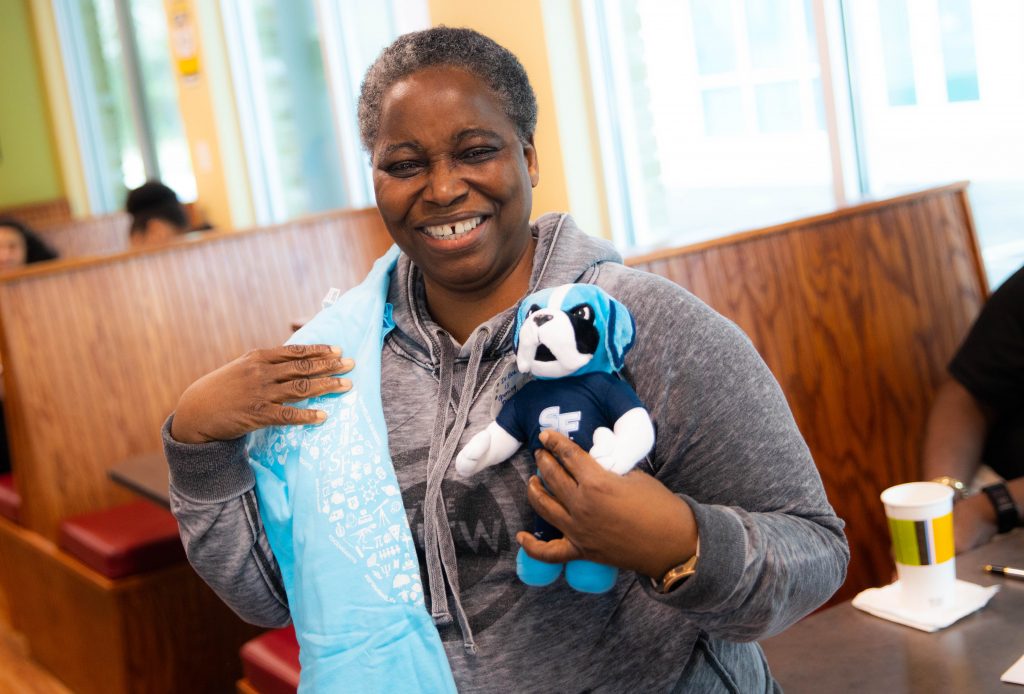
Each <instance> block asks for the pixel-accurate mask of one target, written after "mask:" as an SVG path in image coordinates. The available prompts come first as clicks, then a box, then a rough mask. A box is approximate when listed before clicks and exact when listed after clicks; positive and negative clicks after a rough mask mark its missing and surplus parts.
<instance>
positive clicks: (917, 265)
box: [627, 184, 988, 599]
mask: <svg viewBox="0 0 1024 694" xmlns="http://www.w3.org/2000/svg"><path fill="white" fill-rule="evenodd" d="M627 262H628V264H630V265H632V266H634V267H637V268H640V269H643V270H647V271H649V272H653V273H655V274H658V275H662V276H664V277H666V278H668V279H671V280H672V281H674V282H676V283H678V284H680V285H682V286H683V287H686V288H687V289H689V290H690V291H691V292H693V293H694V294H696V295H697V296H698V297H700V298H701V299H703V300H704V301H705V302H706V303H708V304H709V305H710V306H712V307H713V308H715V309H716V310H717V311H719V312H720V313H722V314H724V315H725V316H727V317H728V318H730V319H732V320H733V321H735V322H736V323H737V324H738V325H739V326H740V327H741V328H742V329H743V330H744V331H745V332H746V333H747V335H749V336H750V339H751V340H752V341H753V343H754V345H755V347H757V350H758V351H759V352H760V354H761V356H762V357H763V358H764V359H765V361H766V362H767V364H768V366H769V367H770V368H771V370H772V372H773V373H774V374H775V376H776V378H777V379H778V380H779V383H780V384H781V385H782V389H783V391H785V394H786V397H787V399H788V400H789V404H790V407H791V408H792V409H793V414H794V416H795V418H796V422H797V424H798V425H799V427H800V430H801V432H803V435H804V437H805V438H806V439H807V443H808V445H809V446H810V449H811V452H812V453H813V454H814V459H815V461H816V463H817V465H818V469H819V471H820V473H821V477H822V481H823V482H824V484H825V489H826V490H827V492H828V495H829V499H830V500H831V502H832V505H833V506H834V507H835V510H836V512H837V513H838V514H839V515H840V516H841V517H843V518H844V519H845V520H846V522H847V527H846V532H847V537H848V538H849V540H850V548H851V551H852V560H851V563H850V569H849V574H848V578H847V582H846V584H845V585H844V587H843V589H842V590H841V591H840V593H839V594H837V599H840V598H850V597H852V596H853V595H855V594H856V593H857V592H858V591H859V590H861V589H863V588H866V587H869V586H873V585H875V586H877V585H883V584H884V583H887V582H889V580H890V578H891V575H892V571H893V565H892V560H891V558H890V555H889V544H888V539H887V538H888V534H887V533H888V531H887V526H886V524H885V518H884V514H883V511H882V506H881V502H880V501H879V498H878V495H879V493H880V492H881V491H882V490H883V489H885V488H886V487H888V486H890V485H893V484H898V483H901V482H908V481H913V480H917V479H920V477H921V468H920V447H921V441H922V437H923V431H924V426H925V421H926V417H927V413H928V409H929V407H930V405H931V402H932V399H933V396H934V394H935V391H936V388H937V386H938V385H939V383H940V382H941V380H942V379H943V377H944V373H945V370H946V364H947V363H948V361H949V359H950V358H951V357H952V355H953V353H954V351H955V350H956V348H957V346H958V345H959V343H960V341H961V340H962V338H963V336H964V335H965V334H966V332H967V329H968V328H969V326H970V324H971V322H972V321H973V319H974V317H975V316H976V315H977V313H978V310H979V309H980V307H981V305H982V303H983V301H984V300H985V298H986V296H987V293H988V287H987V283H986V280H985V274H984V270H983V267H982V264H981V259H980V256H979V252H978V247H977V243H976V240H975V235H974V230H973V225H972V221H971V214H970V209H969V206H968V202H967V197H966V184H955V185H951V186H945V187H941V188H936V189H932V190H927V191H924V192H921V193H917V194H913V195H907V196H902V197H898V198H894V199H891V200H883V201H879V202H873V203H868V204H864V205H859V206H856V207H850V208H847V209H843V210H839V211H837V212H835V213H832V214H828V215H824V216H820V217H814V218H809V219H804V220H800V221H796V222H792V223H789V224H783V225H779V226H775V227H771V228H768V229H763V230H760V231H755V232H750V233H745V234H740V235H736V236H732V237H728V238H724V239H718V240H715V241H711V242H708V243H703V244H699V245H695V246H690V247H686V248H677V249H672V250H667V251H663V252H659V253H653V254H649V255H645V256H642V257H635V258H632V259H630V260H629V261H627Z"/></svg>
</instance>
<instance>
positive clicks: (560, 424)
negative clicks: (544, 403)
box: [537, 405, 583, 438]
mask: <svg viewBox="0 0 1024 694" xmlns="http://www.w3.org/2000/svg"><path fill="white" fill-rule="evenodd" d="M582 417H583V413H582V412H566V413H565V414H562V411H561V409H560V408H559V407H558V405H555V406H554V407H548V408H545V409H544V410H542V411H541V413H540V417H539V418H538V420H537V422H538V424H540V428H541V429H543V430H544V431H547V430H548V429H554V430H555V431H557V432H558V433H559V434H562V435H564V436H568V437H569V438H572V433H573V432H574V431H579V429H580V419H582Z"/></svg>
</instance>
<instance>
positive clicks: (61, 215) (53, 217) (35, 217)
mask: <svg viewBox="0 0 1024 694" xmlns="http://www.w3.org/2000/svg"><path fill="white" fill-rule="evenodd" d="M0 217H14V218H15V219H17V220H18V221H20V222H22V223H24V224H26V225H28V227H29V228H31V229H32V230H33V231H40V230H42V229H46V228H48V227H51V226H54V225H56V224H62V223H64V222H67V221H69V220H70V219H71V208H70V207H69V206H68V201H67V199H66V198H57V199H56V200H43V201H41V202H33V203H29V204H27V205H17V206H15V207H5V208H4V209H0Z"/></svg>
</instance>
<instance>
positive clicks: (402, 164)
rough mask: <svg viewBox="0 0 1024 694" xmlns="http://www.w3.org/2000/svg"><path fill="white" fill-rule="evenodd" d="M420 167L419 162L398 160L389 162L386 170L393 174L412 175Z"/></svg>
mask: <svg viewBox="0 0 1024 694" xmlns="http://www.w3.org/2000/svg"><path fill="white" fill-rule="evenodd" d="M420 168H421V167H420V164H419V162H415V161H398V162H395V163H394V164H389V165H388V166H387V167H386V169H385V170H386V171H387V172H388V173H389V174H391V175H392V176H412V175H413V174H415V173H417V172H418V171H419V170H420Z"/></svg>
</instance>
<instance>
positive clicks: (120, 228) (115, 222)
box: [39, 212, 131, 259]
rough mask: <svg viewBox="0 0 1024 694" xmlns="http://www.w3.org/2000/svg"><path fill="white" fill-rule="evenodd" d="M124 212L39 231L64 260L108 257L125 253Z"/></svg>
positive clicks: (78, 220)
mask: <svg viewBox="0 0 1024 694" xmlns="http://www.w3.org/2000/svg"><path fill="white" fill-rule="evenodd" d="M130 223H131V217H130V216H129V215H128V213H127V212H112V213H110V214H102V215H97V216H95V217H84V218H82V219H74V220H70V221H66V222H61V223H58V224H53V225H51V226H48V227H46V228H43V229H40V230H39V236H40V237H42V239H43V240H44V241H46V243H48V244H49V245H50V247H51V248H52V249H53V250H55V251H57V254H58V255H59V256H60V257H61V258H64V259H67V258H82V257H85V256H90V255H108V254H111V253H119V252H121V251H125V250H128V225H129V224H130Z"/></svg>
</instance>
